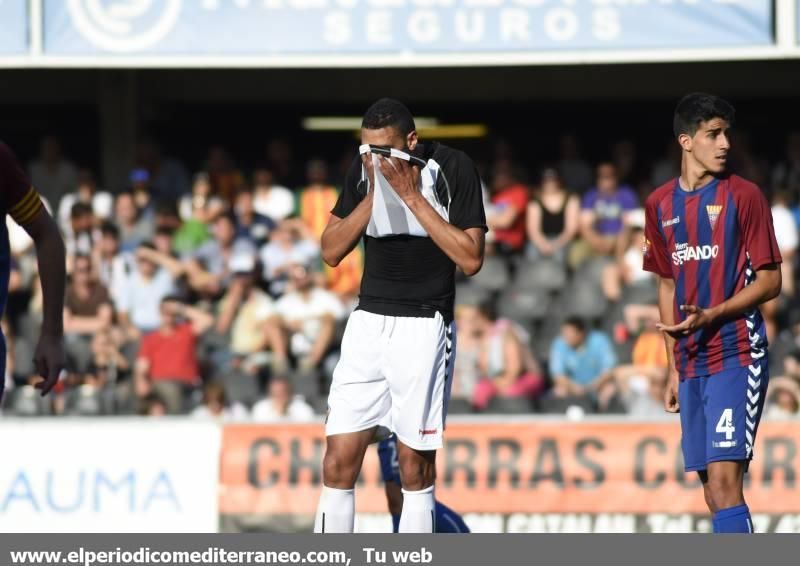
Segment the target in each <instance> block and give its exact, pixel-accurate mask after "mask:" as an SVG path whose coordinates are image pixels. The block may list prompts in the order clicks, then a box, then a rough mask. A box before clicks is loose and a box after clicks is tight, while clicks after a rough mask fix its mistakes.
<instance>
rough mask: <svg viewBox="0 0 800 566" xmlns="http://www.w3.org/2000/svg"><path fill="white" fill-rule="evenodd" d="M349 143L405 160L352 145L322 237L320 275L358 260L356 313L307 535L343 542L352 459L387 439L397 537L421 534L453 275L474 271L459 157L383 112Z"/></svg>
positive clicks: (469, 185)
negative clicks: (396, 473) (394, 479)
mask: <svg viewBox="0 0 800 566" xmlns="http://www.w3.org/2000/svg"><path fill="white" fill-rule="evenodd" d="M361 142H362V144H372V145H374V146H382V147H383V148H393V149H395V150H400V151H403V152H405V153H406V154H411V155H413V156H414V158H415V159H414V160H413V161H408V160H405V159H401V158H398V157H396V156H386V155H385V153H386V152H385V151H382V152H381V151H379V150H378V148H375V149H376V151H371V150H370V149H369V148H364V146H363V145H362V151H364V153H361V155H359V156H356V157H355V158H354V160H353V164H352V166H351V167H350V170H349V172H348V174H347V178H346V180H345V186H344V189H343V191H342V194H341V195H340V197H339V200H338V202H337V203H336V206H335V207H334V209H333V211H332V213H333V215H332V217H331V219H330V222H329V224H328V226H327V227H326V229H325V231H324V233H323V234H322V257H323V259H324V260H325V262H326V263H328V264H329V265H331V266H336V265H337V264H338V263H339V262H340V261H341V260H342V258H344V257H345V256H346V255H347V254H348V253H350V251H351V250H352V249H353V248H354V247H355V246H356V244H357V243H358V242H359V240H361V239H362V238H363V240H364V253H365V256H364V277H363V279H362V283H361V291H360V295H359V305H358V308H357V309H356V311H355V312H353V314H352V315H351V316H350V319H349V320H348V323H347V328H346V330H345V333H344V337H343V340H342V354H341V359H340V361H339V364H338V366H337V367H336V370H335V371H334V374H333V382H332V384H331V391H330V395H329V398H328V417H327V420H326V431H325V432H326V436H327V448H326V452H325V458H324V460H323V483H324V486H323V489H322V494H321V497H320V501H319V506H318V509H317V517H316V521H315V525H314V530H315V532H324V533H349V532H353V528H354V493H353V488H354V486H355V482H356V478H357V477H358V474H359V472H360V470H361V463H362V461H363V458H364V453H365V451H366V449H367V447H368V445H369V444H370V443H372V442H373V441H374V440H376V437H377V436H378V434H379V433H381V432H383V431H384V430H385V429H389V430H391V431H393V432H394V433H395V434H396V436H397V440H398V460H399V467H400V479H401V483H402V493H403V507H402V513H401V517H400V524H399V531H400V532H401V533H403V532H406V533H413V532H417V533H431V532H434V531H435V525H434V522H435V503H434V501H435V500H434V493H433V486H434V479H435V472H436V468H435V464H436V450H437V449H438V448H441V447H442V435H443V431H444V425H445V418H446V415H447V400H448V397H449V394H450V385H451V373H452V366H453V360H454V357H455V352H454V347H455V335H454V333H455V329H454V324H453V302H454V299H455V283H454V278H455V270H456V268H459V269H461V270H462V271H463V272H464V273H466V274H467V275H473V274H475V273H477V271H478V270H479V269H480V267H481V265H482V263H483V251H484V234H485V232H486V217H485V213H484V210H483V201H482V198H481V185H480V179H479V178H478V174H477V172H476V170H475V166H474V165H473V163H472V161H471V160H470V159H469V158H468V157H467V156H466V155H465V154H464V153H462V152H460V151H456V150H454V149H451V148H448V147H446V146H444V145H441V144H438V143H423V142H421V141H419V140H418V139H417V133H416V131H415V125H414V119H413V117H412V116H411V114H410V113H409V111H408V109H406V107H405V106H403V105H402V104H401V103H399V102H397V101H395V100H390V99H382V100H379V101H378V102H376V103H375V104H373V105H372V106H371V107H370V108H369V109H368V110H367V112H366V114H365V115H364V119H363V122H362V130H361ZM419 160H421V162H422V163H425V164H426V165H425V167H420V166H419V165H417V164H418V163H420V161H419Z"/></svg>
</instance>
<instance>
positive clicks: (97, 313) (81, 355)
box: [64, 255, 114, 375]
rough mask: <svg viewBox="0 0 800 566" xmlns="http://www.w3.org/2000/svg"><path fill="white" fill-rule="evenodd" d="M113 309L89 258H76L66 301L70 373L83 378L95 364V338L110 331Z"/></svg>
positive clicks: (65, 329) (67, 347)
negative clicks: (96, 335)
mask: <svg viewBox="0 0 800 566" xmlns="http://www.w3.org/2000/svg"><path fill="white" fill-rule="evenodd" d="M113 314H114V312H113V308H112V306H111V298H110V296H109V294H108V291H107V290H106V288H105V287H104V286H103V285H102V284H100V283H98V282H96V281H95V280H94V278H93V272H92V260H91V258H90V256H87V255H78V256H76V257H75V260H74V266H73V270H72V283H71V284H70V285H69V287H68V288H67V292H66V296H65V298H64V342H65V349H66V354H67V360H68V370H69V371H70V372H72V373H76V374H80V375H83V374H85V373H87V372H88V371H89V367H90V365H91V362H92V357H93V356H92V348H91V346H92V338H93V336H94V335H95V334H98V333H101V332H105V331H107V330H108V329H109V328H111V323H112V317H113Z"/></svg>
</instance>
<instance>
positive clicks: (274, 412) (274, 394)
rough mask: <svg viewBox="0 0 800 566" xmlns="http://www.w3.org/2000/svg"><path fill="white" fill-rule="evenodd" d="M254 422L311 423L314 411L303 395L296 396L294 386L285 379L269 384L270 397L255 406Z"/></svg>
mask: <svg viewBox="0 0 800 566" xmlns="http://www.w3.org/2000/svg"><path fill="white" fill-rule="evenodd" d="M252 417H253V420H254V421H256V422H259V423H278V422H284V423H285V422H309V421H311V420H313V419H314V409H313V408H312V407H311V405H309V404H308V403H306V401H305V399H303V396H302V395H294V392H293V390H292V384H291V383H290V382H289V380H288V379H286V378H283V377H274V378H272V379H271V380H270V382H269V396H268V397H267V398H266V399H262V400H260V401H258V402H257V403H256V404H255V405H253V410H252Z"/></svg>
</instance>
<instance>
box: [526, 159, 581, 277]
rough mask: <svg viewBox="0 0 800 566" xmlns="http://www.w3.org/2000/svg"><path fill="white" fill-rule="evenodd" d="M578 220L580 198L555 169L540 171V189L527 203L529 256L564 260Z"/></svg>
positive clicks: (575, 232)
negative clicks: (572, 193) (570, 189)
mask: <svg viewBox="0 0 800 566" xmlns="http://www.w3.org/2000/svg"><path fill="white" fill-rule="evenodd" d="M579 222H580V200H579V199H578V197H577V196H575V195H571V194H570V193H569V192H568V191H567V190H566V189H565V188H564V186H563V185H562V184H561V178H560V177H559V175H558V171H557V170H556V169H553V168H547V169H545V170H544V171H542V175H541V179H540V182H539V190H538V191H537V194H536V195H535V196H534V198H533V200H531V202H530V203H528V213H527V225H528V226H527V231H528V239H529V243H528V257H529V258H530V259H534V260H535V259H538V258H541V257H552V258H554V259H557V260H558V261H560V262H562V263H563V262H564V261H565V260H566V255H567V254H566V252H567V247H568V246H569V245H570V244H571V243H572V241H573V240H574V239H575V236H576V235H577V233H578V227H579Z"/></svg>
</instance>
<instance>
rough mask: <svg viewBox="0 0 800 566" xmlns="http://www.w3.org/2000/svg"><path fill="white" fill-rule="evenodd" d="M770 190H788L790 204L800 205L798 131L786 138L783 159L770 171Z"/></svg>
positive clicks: (799, 136)
mask: <svg viewBox="0 0 800 566" xmlns="http://www.w3.org/2000/svg"><path fill="white" fill-rule="evenodd" d="M772 189H773V190H774V191H781V190H788V191H789V192H790V200H791V202H792V203H793V204H794V205H795V207H797V206H799V205H800V131H795V132H790V133H789V135H788V136H787V137H786V148H785V154H784V158H783V160H782V161H781V162H780V163H778V164H777V165H776V166H775V167H774V168H773V170H772Z"/></svg>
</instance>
